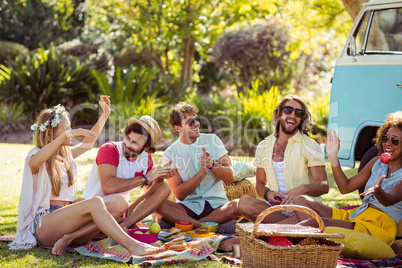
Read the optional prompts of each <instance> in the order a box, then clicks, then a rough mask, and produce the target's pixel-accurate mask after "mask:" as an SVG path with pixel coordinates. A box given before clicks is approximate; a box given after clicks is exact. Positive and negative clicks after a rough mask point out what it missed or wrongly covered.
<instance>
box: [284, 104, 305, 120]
mask: <svg viewBox="0 0 402 268" xmlns="http://www.w3.org/2000/svg"><path fill="white" fill-rule="evenodd" d="M282 109H283V112H284V113H285V114H291V113H293V111H295V116H296V117H298V118H301V117H302V116H303V115H304V111H303V110H302V109H297V108H296V109H295V108H293V107H291V106H285V107H283V108H282Z"/></svg>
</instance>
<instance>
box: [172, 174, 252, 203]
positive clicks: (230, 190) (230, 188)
mask: <svg viewBox="0 0 402 268" xmlns="http://www.w3.org/2000/svg"><path fill="white" fill-rule="evenodd" d="M223 187H225V192H226V196H227V198H228V199H229V201H232V200H234V199H236V198H240V197H242V196H243V195H249V196H251V197H257V192H256V191H255V187H254V185H253V184H252V183H251V182H250V181H249V180H247V179H244V180H241V181H235V182H232V183H230V182H223ZM167 200H170V201H173V202H175V201H176V196H175V195H174V193H173V191H171V192H170V195H169V196H168V197H167Z"/></svg>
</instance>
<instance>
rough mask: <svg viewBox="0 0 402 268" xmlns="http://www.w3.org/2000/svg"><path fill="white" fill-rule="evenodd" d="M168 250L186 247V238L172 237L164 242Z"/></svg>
mask: <svg viewBox="0 0 402 268" xmlns="http://www.w3.org/2000/svg"><path fill="white" fill-rule="evenodd" d="M165 246H166V247H167V249H170V250H185V249H187V243H186V238H185V237H184V236H181V237H178V238H175V239H173V240H172V241H170V242H167V243H166V244H165Z"/></svg>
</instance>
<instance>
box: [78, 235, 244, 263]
mask: <svg viewBox="0 0 402 268" xmlns="http://www.w3.org/2000/svg"><path fill="white" fill-rule="evenodd" d="M226 238H228V237H227V236H221V235H214V236H211V237H208V238H203V239H197V240H192V241H189V242H188V244H189V245H190V246H191V247H190V248H189V249H187V250H185V251H173V250H167V251H164V252H160V253H157V254H153V255H149V256H131V255H130V254H129V253H128V251H127V250H126V249H125V248H123V247H122V246H120V245H118V244H116V243H115V242H114V241H113V240H112V239H110V238H107V239H103V240H100V241H96V242H92V243H90V244H88V245H85V246H82V247H78V248H76V249H75V251H76V252H78V253H80V254H82V255H85V256H91V257H97V258H102V259H110V260H114V261H118V262H126V263H131V264H135V265H146V266H151V267H156V266H161V265H169V264H179V263H187V262H192V261H200V260H203V259H206V258H207V257H209V256H210V255H212V254H213V253H215V251H216V249H217V248H218V245H219V243H220V241H222V240H224V239H226ZM212 259H213V260H218V261H219V260H221V257H218V256H213V258H212ZM231 261H232V262H233V263H235V262H236V261H235V260H231ZM237 262H238V263H240V261H239V260H237Z"/></svg>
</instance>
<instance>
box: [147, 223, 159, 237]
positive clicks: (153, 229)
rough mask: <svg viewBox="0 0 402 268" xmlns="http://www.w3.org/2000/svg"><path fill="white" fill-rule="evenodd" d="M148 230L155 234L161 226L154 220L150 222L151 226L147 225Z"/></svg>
mask: <svg viewBox="0 0 402 268" xmlns="http://www.w3.org/2000/svg"><path fill="white" fill-rule="evenodd" d="M149 231H150V232H151V234H157V233H159V232H160V231H161V226H160V225H159V224H158V223H156V222H154V223H152V224H151V226H149Z"/></svg>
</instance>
